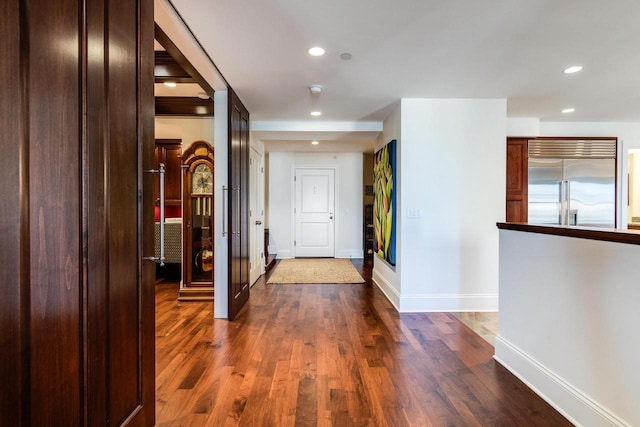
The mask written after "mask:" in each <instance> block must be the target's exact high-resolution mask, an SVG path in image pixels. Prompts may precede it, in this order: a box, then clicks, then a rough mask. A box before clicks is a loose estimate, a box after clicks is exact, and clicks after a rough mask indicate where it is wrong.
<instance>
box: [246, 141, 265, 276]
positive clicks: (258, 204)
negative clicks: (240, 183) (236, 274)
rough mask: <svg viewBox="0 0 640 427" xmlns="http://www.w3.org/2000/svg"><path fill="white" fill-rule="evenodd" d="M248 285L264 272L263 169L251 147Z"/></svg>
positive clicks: (257, 154)
mask: <svg viewBox="0 0 640 427" xmlns="http://www.w3.org/2000/svg"><path fill="white" fill-rule="evenodd" d="M249 186H250V189H249V224H250V226H249V228H250V230H251V233H250V235H249V283H251V284H254V283H255V282H256V280H258V277H260V275H261V274H262V272H263V271H264V249H263V248H264V224H263V222H264V206H263V199H264V167H263V166H262V156H261V155H260V153H258V152H257V151H256V150H255V149H253V147H252V148H251V153H250V154H249Z"/></svg>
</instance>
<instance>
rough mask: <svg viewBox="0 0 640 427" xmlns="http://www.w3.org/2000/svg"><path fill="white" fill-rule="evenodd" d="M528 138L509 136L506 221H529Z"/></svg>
mask: <svg viewBox="0 0 640 427" xmlns="http://www.w3.org/2000/svg"><path fill="white" fill-rule="evenodd" d="M527 141H528V138H507V183H506V190H507V200H506V202H507V203H506V209H507V211H506V221H507V222H527V218H528V215H527V213H528V183H529V181H528V171H529V169H528V167H529V162H528V152H527V148H528V145H527V144H528V142H527Z"/></svg>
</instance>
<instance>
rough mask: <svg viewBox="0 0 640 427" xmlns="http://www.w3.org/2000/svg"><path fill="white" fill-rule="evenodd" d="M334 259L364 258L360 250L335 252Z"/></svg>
mask: <svg viewBox="0 0 640 427" xmlns="http://www.w3.org/2000/svg"><path fill="white" fill-rule="evenodd" d="M336 258H364V251H363V250H362V249H340V250H337V251H336Z"/></svg>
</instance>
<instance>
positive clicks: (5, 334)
mask: <svg viewBox="0 0 640 427" xmlns="http://www.w3.org/2000/svg"><path fill="white" fill-rule="evenodd" d="M0 52H2V55H0V79H1V80H0V81H3V82H12V83H11V84H5V85H3V86H2V89H1V91H2V92H1V95H0V149H1V150H2V156H0V182H1V183H2V187H1V188H0V199H1V200H2V202H1V203H0V236H1V238H2V244H0V260H2V261H0V262H1V263H2V267H1V268H0V289H1V290H2V297H1V298H0V313H2V315H1V316H0V331H2V332H1V333H0V360H1V361H2V363H0V378H2V386H1V387H0V425H3V426H5V425H6V426H9V425H12V424H17V425H21V424H23V421H24V424H27V422H28V421H27V420H28V418H27V417H28V413H27V414H24V416H23V410H26V409H28V402H25V403H26V404H25V405H24V406H23V405H22V403H23V401H24V400H25V397H26V394H27V393H26V391H25V390H24V388H23V382H24V381H26V380H28V371H27V370H25V371H24V372H23V368H28V362H27V360H26V359H27V358H28V353H27V352H26V350H27V349H26V348H25V349H23V342H24V341H23V340H22V339H21V335H25V336H26V337H27V338H28V335H26V334H25V331H24V330H23V327H27V326H28V322H26V323H23V322H22V321H21V313H22V312H23V311H25V310H28V305H26V304H24V303H25V302H26V301H28V291H29V288H28V287H29V271H28V267H29V264H28V263H23V262H21V252H22V251H23V250H24V249H25V248H24V247H23V246H22V244H21V243H22V242H24V241H25V240H27V239H28V238H29V236H28V226H29V223H28V218H26V217H25V215H24V213H25V212H27V208H28V205H27V199H26V195H28V185H29V181H28V173H27V171H28V167H29V161H28V153H29V144H28V136H27V135H25V134H24V133H23V132H22V129H21V125H22V122H21V120H22V117H21V113H22V111H23V109H25V108H26V105H25V104H23V103H22V99H21V90H22V89H23V85H22V84H21V82H20V74H21V67H20V66H21V57H20V6H19V2H18V1H17V0H6V1H2V2H0ZM22 115H23V114H22ZM23 305H24V306H25V307H24V309H23V310H21V308H22V307H23Z"/></svg>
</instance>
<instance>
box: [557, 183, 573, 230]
mask: <svg viewBox="0 0 640 427" xmlns="http://www.w3.org/2000/svg"><path fill="white" fill-rule="evenodd" d="M558 184H559V186H560V191H559V193H560V197H559V199H560V200H559V201H560V225H569V201H570V200H571V195H570V191H571V190H570V189H571V186H570V183H569V181H565V180H563V181H560V182H559V183H558Z"/></svg>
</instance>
